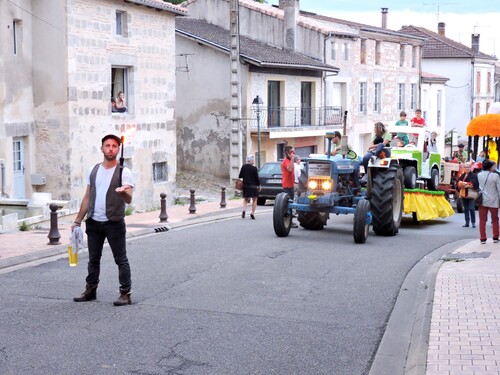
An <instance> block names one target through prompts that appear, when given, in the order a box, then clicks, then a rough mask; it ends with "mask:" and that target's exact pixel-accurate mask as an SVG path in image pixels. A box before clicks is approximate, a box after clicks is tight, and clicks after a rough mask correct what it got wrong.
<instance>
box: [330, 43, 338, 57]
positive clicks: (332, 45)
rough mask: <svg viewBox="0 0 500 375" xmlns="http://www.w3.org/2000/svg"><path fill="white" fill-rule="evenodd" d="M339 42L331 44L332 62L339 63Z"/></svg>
mask: <svg viewBox="0 0 500 375" xmlns="http://www.w3.org/2000/svg"><path fill="white" fill-rule="evenodd" d="M337 47H338V45H337V42H333V43H332V44H331V48H332V61H337Z"/></svg>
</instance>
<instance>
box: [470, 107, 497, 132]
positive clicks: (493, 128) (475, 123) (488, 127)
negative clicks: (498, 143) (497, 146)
mask: <svg viewBox="0 0 500 375" xmlns="http://www.w3.org/2000/svg"><path fill="white" fill-rule="evenodd" d="M467 135H468V136H469V137H474V136H476V135H477V136H480V137H492V138H493V137H500V114H496V113H495V114H487V115H479V116H477V117H475V118H473V119H472V120H471V121H470V122H469V125H467Z"/></svg>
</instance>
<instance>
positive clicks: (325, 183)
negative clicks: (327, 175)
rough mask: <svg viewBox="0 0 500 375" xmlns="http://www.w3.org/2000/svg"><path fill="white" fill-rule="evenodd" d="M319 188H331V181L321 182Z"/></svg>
mask: <svg viewBox="0 0 500 375" xmlns="http://www.w3.org/2000/svg"><path fill="white" fill-rule="evenodd" d="M321 188H322V189H323V190H330V189H331V188H332V182H331V181H325V182H323V183H322V184H321Z"/></svg>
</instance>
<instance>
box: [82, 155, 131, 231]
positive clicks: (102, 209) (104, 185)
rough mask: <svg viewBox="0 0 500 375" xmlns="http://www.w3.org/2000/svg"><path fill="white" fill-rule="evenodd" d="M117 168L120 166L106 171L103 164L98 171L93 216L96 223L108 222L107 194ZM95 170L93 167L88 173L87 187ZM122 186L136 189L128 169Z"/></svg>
mask: <svg viewBox="0 0 500 375" xmlns="http://www.w3.org/2000/svg"><path fill="white" fill-rule="evenodd" d="M117 167H118V168H119V166H118V165H116V166H114V167H113V168H109V169H105V168H104V167H103V166H102V164H101V165H100V166H99V169H98V170H97V174H96V177H95V187H96V195H95V204H94V213H93V214H92V219H93V220H95V221H108V217H107V216H106V193H107V192H108V189H109V184H110V183H111V179H112V178H113V174H114V173H115V169H116V168H117ZM93 169H94V167H91V168H90V169H89V172H88V173H87V185H90V174H91V173H92V170H93ZM122 185H129V186H131V187H134V176H133V175H132V172H131V171H130V169H128V168H127V167H124V168H123V173H122Z"/></svg>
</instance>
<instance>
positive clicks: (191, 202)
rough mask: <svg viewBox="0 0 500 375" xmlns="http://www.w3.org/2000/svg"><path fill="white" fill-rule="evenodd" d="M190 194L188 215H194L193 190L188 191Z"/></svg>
mask: <svg viewBox="0 0 500 375" xmlns="http://www.w3.org/2000/svg"><path fill="white" fill-rule="evenodd" d="M189 191H190V192H191V197H189V213H190V214H195V213H196V206H195V205H194V192H195V190H194V189H190V190H189Z"/></svg>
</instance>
